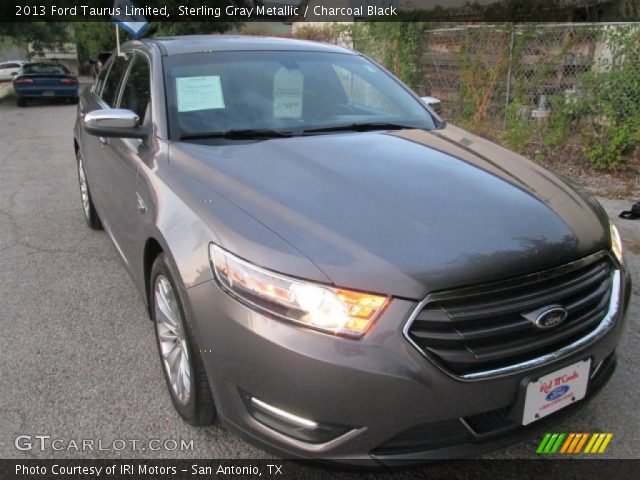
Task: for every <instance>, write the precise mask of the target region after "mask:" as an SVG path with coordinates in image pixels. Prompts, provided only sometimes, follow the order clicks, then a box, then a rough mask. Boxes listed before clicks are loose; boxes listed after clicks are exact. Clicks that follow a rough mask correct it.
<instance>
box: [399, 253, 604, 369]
mask: <svg viewBox="0 0 640 480" xmlns="http://www.w3.org/2000/svg"><path fill="white" fill-rule="evenodd" d="M612 272H613V265H612V263H611V260H610V259H609V257H608V256H607V255H606V254H605V253H601V254H597V255H595V256H592V257H590V258H589V259H585V260H582V261H578V262H574V263H573V264H570V265H568V266H565V267H561V268H558V269H553V270H549V271H546V272H541V273H539V274H536V275H528V276H526V277H522V278H519V279H514V280H513V281H511V282H508V283H501V284H500V285H497V284H496V285H494V286H487V287H483V288H481V289H480V288H478V289H473V288H472V289H469V288H466V289H464V290H458V291H450V292H443V293H437V294H434V295H431V296H430V297H428V299H427V301H426V302H424V304H423V307H422V309H421V310H420V311H419V312H418V313H417V315H415V316H414V318H413V320H412V321H411V323H410V325H409V327H408V329H406V331H405V333H406V335H407V336H408V338H409V339H410V340H411V342H412V343H413V344H414V345H415V346H416V347H417V348H418V349H419V350H420V351H421V352H422V353H424V354H425V355H427V356H428V357H430V358H432V359H433V360H434V361H435V362H436V363H438V364H440V365H441V366H442V367H443V368H444V369H446V370H448V371H449V372H451V373H453V374H456V375H460V376H466V375H473V374H474V373H476V372H482V371H489V370H495V369H501V368H503V367H507V366H509V365H513V364H517V363H520V362H525V361H527V360H528V359H532V358H536V357H539V356H542V355H545V354H548V353H549V352H553V351H555V350H558V349H561V348H563V347H565V346H567V345H569V344H571V343H573V342H575V341H576V340H578V339H580V338H582V337H584V336H586V335H588V334H589V333H590V332H593V331H594V330H595V329H596V328H598V326H599V325H600V322H602V321H603V319H604V318H605V316H606V315H607V311H608V309H609V300H610V298H611V291H612ZM550 305H561V306H562V307H564V308H565V309H566V310H567V312H568V316H567V318H566V320H564V322H562V323H561V324H560V325H558V326H556V327H553V328H549V329H546V330H541V329H538V328H536V327H535V326H534V324H533V322H532V321H531V320H529V319H527V318H525V317H524V316H523V315H524V314H526V313H528V312H532V311H535V310H537V309H541V308H544V307H546V306H550Z"/></svg>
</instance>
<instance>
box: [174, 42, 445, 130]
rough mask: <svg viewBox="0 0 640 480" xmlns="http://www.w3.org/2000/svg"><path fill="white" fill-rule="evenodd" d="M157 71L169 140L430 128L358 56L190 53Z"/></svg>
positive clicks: (409, 101) (410, 102)
mask: <svg viewBox="0 0 640 480" xmlns="http://www.w3.org/2000/svg"><path fill="white" fill-rule="evenodd" d="M164 67H165V75H166V86H167V100H168V108H169V118H170V124H171V133H172V137H173V138H183V139H184V138H195V137H198V135H201V136H203V137H206V136H207V134H211V135H215V134H220V133H223V132H232V133H238V132H243V131H254V130H255V131H260V133H261V134H262V136H267V135H266V134H268V133H269V132H272V133H273V134H274V135H277V134H282V133H292V134H300V133H305V132H309V131H313V130H316V129H317V130H318V131H325V132H328V131H335V129H333V130H332V129H331V128H330V127H336V129H337V130H339V129H340V127H342V126H345V129H349V126H351V127H353V126H354V125H363V124H376V125H380V128H384V126H385V125H389V126H395V127H396V128H402V127H404V126H406V127H411V128H422V129H432V128H435V126H436V125H435V122H434V119H433V118H432V117H431V115H430V114H429V112H428V110H427V109H426V108H425V107H424V106H423V105H422V104H421V103H420V102H419V101H418V100H416V99H415V98H414V97H413V96H412V95H411V94H410V93H409V92H408V91H407V90H405V88H403V87H402V86H401V85H400V84H399V83H398V82H397V81H396V80H394V79H393V78H392V77H390V76H389V75H388V74H387V73H386V72H384V71H383V70H381V69H380V68H379V67H377V66H376V65H375V64H373V63H372V62H370V61H369V60H367V59H365V58H363V57H360V56H358V55H350V54H341V53H324V52H307V51H233V52H214V53H196V54H184V55H175V56H170V57H168V58H167V59H165V65H164ZM327 127H329V128H327Z"/></svg>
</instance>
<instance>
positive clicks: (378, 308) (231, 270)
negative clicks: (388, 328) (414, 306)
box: [209, 244, 390, 338]
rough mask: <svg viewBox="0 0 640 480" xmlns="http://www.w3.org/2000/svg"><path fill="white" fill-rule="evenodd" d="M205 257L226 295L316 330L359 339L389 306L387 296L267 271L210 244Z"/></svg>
mask: <svg viewBox="0 0 640 480" xmlns="http://www.w3.org/2000/svg"><path fill="white" fill-rule="evenodd" d="M209 256H210V259H211V263H212V265H213V271H214V274H215V277H216V280H217V281H218V283H219V284H220V285H221V286H222V288H223V289H224V290H226V291H227V292H228V293H230V294H232V295H233V296H236V297H238V298H240V299H241V300H243V301H245V302H247V303H248V304H250V305H251V306H252V307H254V308H255V309H257V310H261V311H263V312H265V313H267V314H271V315H274V316H276V317H278V318H280V319H282V320H286V321H289V322H294V323H296V324H299V325H301V326H304V327H308V328H313V329H315V330H320V331H323V332H327V333H333V334H337V335H343V336H347V337H351V338H360V337H361V336H362V335H364V334H365V332H366V331H367V330H368V329H369V327H371V325H372V324H373V322H375V320H376V318H378V317H379V316H380V314H381V313H382V312H383V311H384V309H385V308H386V306H387V305H388V304H389V302H390V299H389V297H387V296H382V295H371V294H368V293H361V292H355V291H352V290H345V289H337V288H331V287H327V286H324V285H319V284H315V283H311V282H305V281H302V280H297V279H295V278H291V277H287V276H285V275H280V274H277V273H274V272H270V271H269V270H265V269H263V268H260V267H257V266H255V265H253V264H251V263H249V262H247V261H245V260H242V259H240V258H238V257H236V256H235V255H232V254H231V253H229V252H227V251H226V250H223V249H222V248H220V247H218V246H217V245H214V244H211V245H210V246H209Z"/></svg>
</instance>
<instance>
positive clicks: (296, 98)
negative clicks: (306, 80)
mask: <svg viewBox="0 0 640 480" xmlns="http://www.w3.org/2000/svg"><path fill="white" fill-rule="evenodd" d="M302 91H303V90H302V73H301V72H300V70H289V69H288V68H285V67H282V68H281V69H280V70H278V72H277V73H276V74H275V76H274V78H273V116H274V117H276V118H300V117H301V116H302Z"/></svg>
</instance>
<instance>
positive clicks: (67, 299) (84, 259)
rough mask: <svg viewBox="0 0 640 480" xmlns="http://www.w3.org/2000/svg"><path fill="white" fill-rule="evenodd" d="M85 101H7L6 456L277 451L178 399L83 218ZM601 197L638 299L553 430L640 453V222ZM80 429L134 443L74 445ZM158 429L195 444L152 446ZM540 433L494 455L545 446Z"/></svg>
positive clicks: (3, 169) (2, 175)
mask: <svg viewBox="0 0 640 480" xmlns="http://www.w3.org/2000/svg"><path fill="white" fill-rule="evenodd" d="M75 110H76V107H75V106H72V105H37V106H29V107H27V108H17V107H16V106H14V104H13V103H7V102H4V103H1V104H0V145H1V147H0V162H1V164H0V305H1V307H2V316H1V317H0V322H2V323H1V325H2V329H1V331H2V334H3V342H2V347H0V458H142V457H149V458H250V459H253V458H269V457H270V456H269V455H268V454H266V453H265V452H263V451H262V450H260V449H258V448H255V447H253V446H250V445H249V444H247V443H245V442H243V441H242V440H240V439H239V438H237V437H236V436H234V435H233V434H231V433H229V432H227V431H226V430H225V429H224V428H223V427H220V426H217V425H214V426H211V427H207V428H194V427H191V426H189V425H187V424H186V423H184V422H183V421H182V420H181V419H180V418H179V416H178V415H177V413H175V412H174V410H173V408H172V405H171V402H170V399H169V396H168V394H167V392H166V387H165V384H164V379H163V377H162V372H161V367H160V363H159V360H158V357H157V353H156V346H155V340H154V335H153V329H152V324H151V322H149V321H148V319H147V315H146V312H145V308H144V306H143V304H142V301H141V300H140V298H139V296H138V294H137V293H136V291H135V289H134V286H133V283H132V282H131V280H130V279H129V277H128V276H127V274H126V272H125V270H124V268H123V267H122V265H121V263H120V260H119V259H118V256H117V254H116V251H115V248H114V247H113V245H112V244H111V242H110V241H109V239H108V238H107V236H106V234H105V233H104V232H94V231H91V230H89V229H88V228H87V227H86V225H85V222H84V219H83V215H82V208H81V204H80V195H79V192H78V186H77V179H76V170H75V159H74V154H73V143H72V129H73V123H74V120H75ZM600 201H601V202H602V204H603V205H604V207H605V208H606V210H607V211H608V213H609V214H610V216H612V218H613V220H614V222H615V223H616V224H617V225H618V226H619V228H620V231H621V233H622V237H623V239H624V243H625V247H626V252H625V253H626V258H627V261H628V263H629V265H630V268H631V269H632V273H633V277H634V281H635V285H634V291H633V296H632V305H631V308H630V311H629V315H628V321H627V326H626V335H625V336H624V338H623V340H622V343H621V344H620V347H619V350H618V360H619V363H618V369H617V371H616V373H615V375H614V376H613V378H612V380H611V381H610V383H609V385H608V386H607V388H605V389H604V391H602V392H601V393H600V394H599V396H598V397H597V398H596V399H594V401H592V402H591V403H590V404H589V405H588V406H587V407H586V408H585V409H583V410H582V411H581V412H579V413H578V414H576V415H574V416H572V417H571V418H569V419H567V420H566V421H565V422H564V423H562V424H560V425H558V426H557V427H556V428H555V431H559V432H612V433H613V434H614V438H613V441H612V442H611V444H610V445H609V447H608V449H607V452H606V454H605V456H606V457H607V458H640V453H639V452H640V408H639V407H640V400H639V399H640V375H639V374H638V372H639V371H640V348H638V340H639V339H640V278H639V272H640V221H635V222H633V221H625V220H621V219H618V218H617V214H618V213H619V212H620V211H621V210H623V209H625V208H627V207H629V205H630V202H629V201H622V200H608V199H601V200H600ZM20 435H27V436H31V441H32V443H34V444H37V443H38V442H39V440H38V441H36V439H35V438H34V437H33V436H35V435H49V436H51V440H52V439H56V438H57V439H61V440H62V441H61V442H58V444H57V446H58V447H65V448H63V449H62V450H60V451H56V450H54V449H52V448H51V446H50V445H49V448H45V449H43V450H42V449H40V448H39V446H38V445H36V447H35V448H31V449H28V450H20V449H18V448H16V445H15V442H16V437H18V436H20ZM74 439H76V440H78V439H95V440H96V441H97V440H101V441H102V443H103V445H113V441H114V440H116V439H123V440H125V441H126V442H127V446H126V447H125V448H124V449H122V450H115V449H113V448H111V449H109V450H97V449H95V450H88V451H75V450H74V449H73V448H71V449H69V448H68V445H69V441H70V440H74ZM134 439H135V440H137V441H138V443H137V444H136V449H134V448H133V446H132V444H131V442H130V440H134ZM153 439H156V440H159V441H160V442H159V443H158V442H156V443H155V444H154V445H155V446H158V445H162V444H163V443H164V442H165V441H166V440H170V441H169V444H168V445H167V447H173V442H171V440H173V441H175V442H176V443H177V444H178V445H179V444H180V441H181V440H183V441H185V442H186V444H187V448H188V445H189V444H190V445H191V446H192V448H191V449H188V450H184V451H180V449H179V447H178V448H174V449H165V448H160V449H158V450H155V449H154V450H152V449H151V448H150V445H149V441H150V440H153ZM27 441H28V440H24V437H23V438H22V440H20V441H19V442H27ZM45 441H46V440H45ZM191 441H192V442H191ZM539 441H540V438H539V437H536V438H532V439H530V440H528V441H524V442H520V443H518V444H516V445H513V446H511V447H509V448H506V449H503V450H500V451H497V452H495V453H492V454H490V455H487V456H486V458H494V459H504V458H535V457H536V454H535V449H536V447H537V445H538V443H539ZM21 445H22V446H23V447H24V443H22V444H21ZM96 446H97V445H96ZM411 475H412V473H404V474H401V475H400V476H411Z"/></svg>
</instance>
